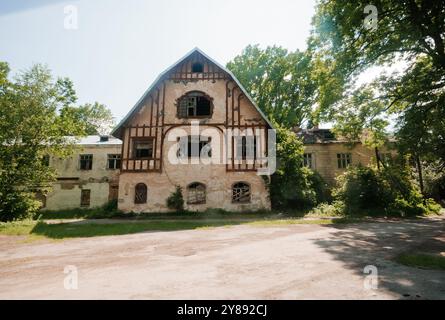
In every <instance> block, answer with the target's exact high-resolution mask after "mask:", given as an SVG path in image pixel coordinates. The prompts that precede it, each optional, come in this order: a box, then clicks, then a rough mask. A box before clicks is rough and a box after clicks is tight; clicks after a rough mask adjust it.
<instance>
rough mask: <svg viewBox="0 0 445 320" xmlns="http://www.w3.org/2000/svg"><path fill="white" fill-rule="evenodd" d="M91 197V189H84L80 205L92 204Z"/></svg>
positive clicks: (81, 193) (87, 205)
mask: <svg viewBox="0 0 445 320" xmlns="http://www.w3.org/2000/svg"><path fill="white" fill-rule="evenodd" d="M90 198H91V190H88V189H82V191H81V192H80V206H81V207H89V206H90Z"/></svg>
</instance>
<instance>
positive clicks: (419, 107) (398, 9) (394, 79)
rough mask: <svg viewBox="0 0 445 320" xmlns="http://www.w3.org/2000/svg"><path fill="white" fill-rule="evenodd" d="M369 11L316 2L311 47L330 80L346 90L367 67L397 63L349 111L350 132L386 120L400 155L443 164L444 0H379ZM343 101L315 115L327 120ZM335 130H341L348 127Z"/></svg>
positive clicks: (340, 2) (328, 0)
mask: <svg viewBox="0 0 445 320" xmlns="http://www.w3.org/2000/svg"><path fill="white" fill-rule="evenodd" d="M373 5H374V7H372V6H369V1H364V0H363V1H362V0H359V1H354V2H350V1H347V0H320V1H319V4H318V6H317V14H316V16H315V18H314V20H313V21H314V22H313V24H314V32H313V35H312V41H313V42H314V43H315V47H316V48H318V50H319V52H322V53H323V55H324V56H325V57H326V59H334V60H335V67H334V68H333V70H332V71H333V72H332V73H331V74H332V76H333V77H334V78H338V79H339V80H338V81H340V82H343V83H345V84H347V85H350V86H351V85H352V84H353V83H354V81H355V80H356V79H357V75H359V74H360V73H361V72H363V71H365V70H367V69H368V68H370V67H372V66H384V65H391V64H394V63H400V62H401V61H403V62H404V63H405V65H406V68H405V70H404V72H402V73H401V74H397V73H394V74H392V75H388V76H385V77H382V78H380V79H379V81H377V82H375V83H374V84H373V86H374V88H377V87H378V89H377V92H375V93H374V94H373V95H368V97H367V99H365V100H363V101H361V103H360V104H359V105H357V109H358V110H357V111H356V112H355V114H356V115H359V116H358V117H355V118H354V121H356V124H355V127H356V129H357V128H360V127H361V128H362V129H365V128H366V127H367V126H369V124H370V122H369V120H371V119H378V118H384V117H387V116H388V115H393V116H394V118H396V120H395V125H396V130H397V131H396V134H397V135H398V136H399V141H400V144H399V146H401V147H402V148H401V151H403V152H407V153H412V154H419V150H423V151H422V156H428V157H429V156H431V157H436V158H438V159H440V161H442V163H444V162H445V152H444V150H445V135H444V134H443V128H444V122H443V121H444V120H443V119H444V116H443V115H444V105H445V104H444V102H445V49H444V48H445V46H444V43H445V2H444V1H418V0H379V1H374V2H373ZM373 13H374V15H373ZM375 13H377V15H375ZM370 15H371V16H370ZM362 89H363V90H368V89H369V88H368V89H366V88H362ZM344 92H345V93H347V92H348V91H347V90H344ZM363 93H366V91H363ZM363 93H362V94H361V95H362V97H363ZM344 97H345V96H343V98H344ZM376 100H378V101H379V103H375V101H376ZM347 101H348V99H344V100H341V99H340V100H337V101H335V102H336V103H332V104H330V105H327V104H325V105H322V106H320V107H321V108H320V110H319V114H320V115H321V116H325V117H329V116H335V115H337V114H338V113H337V111H338V110H343V108H342V106H344V105H345V103H346V104H347ZM339 115H340V116H343V115H344V114H343V115H342V114H341V113H340V114H339ZM360 115H361V116H360ZM343 124H345V126H343V129H344V131H348V128H347V126H348V125H350V124H348V123H347V122H343ZM339 125H342V123H340V124H339ZM402 139H403V141H402ZM406 142H408V143H406ZM428 152H429V154H428V155H427V153H428Z"/></svg>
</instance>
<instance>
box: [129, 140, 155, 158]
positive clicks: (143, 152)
mask: <svg viewBox="0 0 445 320" xmlns="http://www.w3.org/2000/svg"><path fill="white" fill-rule="evenodd" d="M153 140H154V139H153V138H145V139H138V140H134V141H133V158H134V159H150V158H153Z"/></svg>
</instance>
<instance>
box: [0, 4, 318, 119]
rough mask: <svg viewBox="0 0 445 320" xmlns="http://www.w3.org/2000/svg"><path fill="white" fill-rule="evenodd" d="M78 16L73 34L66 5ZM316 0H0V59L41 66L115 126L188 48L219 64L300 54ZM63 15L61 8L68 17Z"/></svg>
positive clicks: (14, 67) (14, 65) (15, 65)
mask: <svg viewBox="0 0 445 320" xmlns="http://www.w3.org/2000/svg"><path fill="white" fill-rule="evenodd" d="M70 5H71V6H75V8H76V10H77V18H78V19H77V27H78V28H77V29H66V28H65V27H64V23H65V22H67V23H68V26H72V25H73V24H70V22H73V20H70V19H69V18H70V16H69V14H70V13H71V12H72V11H70V8H69V7H68V9H67V8H66V6H70ZM314 5H315V0H298V1H296V0H273V1H272V0H162V1H161V0H125V1H122V0H77V1H62V0H1V2H0V60H2V61H6V62H8V63H9V64H10V67H11V69H12V71H13V72H15V71H17V70H22V69H25V68H29V67H30V66H31V65H32V64H33V63H37V62H39V63H44V64H47V65H48V67H49V68H50V69H51V70H52V72H53V74H54V75H56V76H63V77H69V78H70V79H71V80H73V82H74V85H75V88H76V91H77V95H78V97H79V103H85V102H94V101H98V102H100V103H104V104H106V105H107V106H108V107H109V108H111V110H112V112H113V114H114V116H115V117H116V120H120V119H121V118H122V117H123V116H124V115H125V114H126V113H127V112H128V111H129V110H130V108H132V107H133V105H134V104H135V103H136V101H137V100H138V99H139V98H140V96H141V95H142V94H143V92H144V91H145V90H146V89H147V88H148V86H149V85H150V84H151V82H152V81H153V80H154V79H155V78H156V76H157V75H158V74H159V73H160V72H162V71H163V70H164V69H166V68H167V67H169V66H170V65H171V64H172V63H174V62H176V61H177V60H178V59H179V58H181V57H182V56H183V55H184V54H186V53H187V52H188V51H190V50H191V49H193V48H194V47H199V48H201V49H202V50H203V51H204V52H206V53H207V54H208V55H210V56H211V57H212V58H214V59H216V60H217V61H218V62H220V63H221V64H226V62H228V61H229V60H231V59H232V58H233V57H235V56H236V55H238V54H239V53H241V50H242V49H243V48H244V47H246V46H247V45H248V44H255V43H259V44H260V45H261V46H262V47H265V46H267V45H274V44H275V45H280V46H283V47H285V48H287V49H289V50H295V49H297V48H298V49H302V50H304V49H305V46H306V44H305V41H306V38H307V37H308V35H309V30H310V22H311V18H312V16H313V14H314V11H315V10H314ZM64 10H68V11H67V13H65V12H64Z"/></svg>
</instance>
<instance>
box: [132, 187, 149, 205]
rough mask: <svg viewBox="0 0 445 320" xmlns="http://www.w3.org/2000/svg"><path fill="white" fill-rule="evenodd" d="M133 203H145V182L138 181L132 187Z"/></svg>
mask: <svg viewBox="0 0 445 320" xmlns="http://www.w3.org/2000/svg"><path fill="white" fill-rule="evenodd" d="M134 203H136V204H142V203H147V186H146V185H145V183H138V184H137V185H136V187H135V188H134Z"/></svg>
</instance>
